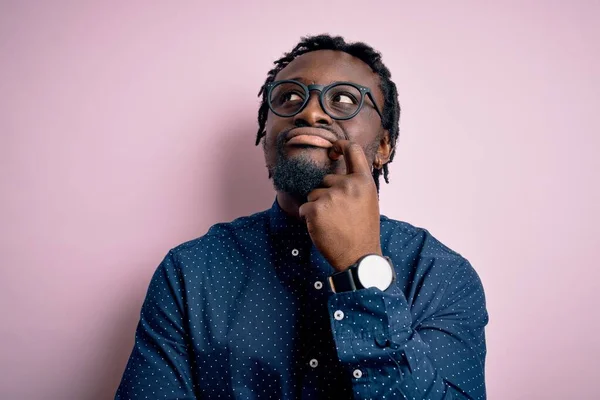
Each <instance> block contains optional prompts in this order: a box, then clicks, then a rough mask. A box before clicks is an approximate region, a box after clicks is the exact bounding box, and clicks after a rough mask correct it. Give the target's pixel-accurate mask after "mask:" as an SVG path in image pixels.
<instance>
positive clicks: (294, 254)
mask: <svg viewBox="0 0 600 400" xmlns="http://www.w3.org/2000/svg"><path fill="white" fill-rule="evenodd" d="M298 254H300V252H299V251H298V249H293V250H292V255H293V256H294V257H296V256H297V255H298Z"/></svg>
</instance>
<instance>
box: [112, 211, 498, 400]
mask: <svg viewBox="0 0 600 400" xmlns="http://www.w3.org/2000/svg"><path fill="white" fill-rule="evenodd" d="M380 222H381V246H382V250H383V254H384V255H386V256H388V257H390V258H391V260H392V262H393V264H394V267H395V270H396V281H395V283H394V284H393V285H392V287H390V288H389V289H387V290H386V291H384V292H382V291H381V290H379V289H376V288H369V289H362V290H358V291H355V292H344V293H337V294H335V293H333V292H332V291H331V289H330V288H329V284H328V280H327V278H328V276H329V275H331V274H332V273H333V272H334V270H333V268H332V267H331V266H330V265H329V264H328V262H327V261H326V260H325V259H324V258H323V256H322V255H321V254H320V253H319V251H318V250H317V249H316V248H315V246H314V245H313V244H312V242H311V240H310V237H309V235H308V233H307V231H306V228H305V226H304V225H303V224H302V223H300V222H299V221H297V220H295V219H292V218H290V217H288V216H287V215H286V214H285V213H284V212H283V211H282V210H281V208H280V207H279V205H278V204H277V201H275V203H274V204H273V206H272V207H271V209H270V210H267V211H263V212H260V213H257V214H254V215H251V216H249V217H243V218H239V219H237V220H235V221H233V222H230V223H223V224H217V225H215V226H213V227H211V228H210V230H209V231H208V233H207V234H206V235H204V236H202V237H200V238H198V239H195V240H192V241H190V242H187V243H184V244H182V245H180V246H178V247H176V248H174V249H173V250H171V251H170V252H169V253H168V255H167V256H166V257H165V259H164V261H163V262H162V263H161V264H160V266H159V267H158V269H157V270H156V272H155V274H154V276H153V278H152V281H151V283H150V286H149V289H148V292H147V295H146V299H145V301H144V304H143V306H142V310H141V318H140V321H139V324H138V327H137V331H136V335H135V346H134V348H133V352H132V354H131V357H130V359H129V362H128V364H127V367H126V370H125V373H124V375H123V378H122V381H121V384H120V386H119V388H118V391H117V394H116V398H117V399H196V398H207V399H259V398H260V399H346V398H349V399H350V398H355V399H384V398H385V399H403V398H407V399H463V398H467V399H471V398H472V399H485V397H486V394H485V382H484V361H485V354H486V348H485V337H484V327H485V325H486V324H487V321H488V316H487V312H486V307H485V298H484V293H483V288H482V286H481V282H480V280H479V277H478V276H477V274H476V272H475V271H474V270H473V268H472V267H471V265H470V264H469V262H468V261H467V260H466V259H464V258H463V257H461V256H460V255H459V254H458V253H456V252H454V251H452V250H450V249H449V248H447V247H446V246H444V245H443V244H441V243H440V242H439V241H438V240H436V239H435V238H433V237H432V236H431V234H429V232H428V231H426V230H424V229H420V228H415V227H413V226H411V225H409V224H407V223H404V222H399V221H395V220H392V219H389V218H387V217H385V216H381V218H380Z"/></svg>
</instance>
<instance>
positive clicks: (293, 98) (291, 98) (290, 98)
mask: <svg viewBox="0 0 600 400" xmlns="http://www.w3.org/2000/svg"><path fill="white" fill-rule="evenodd" d="M283 101H284V102H286V101H302V97H300V95H299V94H298V93H294V92H289V93H286V94H284V95H283Z"/></svg>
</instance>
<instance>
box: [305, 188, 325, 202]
mask: <svg viewBox="0 0 600 400" xmlns="http://www.w3.org/2000/svg"><path fill="white" fill-rule="evenodd" d="M328 190H329V189H323V188H318V189H314V190H313V191H312V192H310V193H309V194H308V196H306V198H307V200H308V201H317V200H318V199H319V198H320V197H322V196H323V195H324V194H325V193H326V192H327V191H328Z"/></svg>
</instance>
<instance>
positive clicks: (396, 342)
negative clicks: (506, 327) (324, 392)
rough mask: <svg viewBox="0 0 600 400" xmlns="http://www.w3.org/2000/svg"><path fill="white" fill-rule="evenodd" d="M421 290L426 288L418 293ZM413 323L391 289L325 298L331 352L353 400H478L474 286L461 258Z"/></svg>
mask: <svg viewBox="0 0 600 400" xmlns="http://www.w3.org/2000/svg"><path fill="white" fill-rule="evenodd" d="M420 289H421V290H424V291H426V290H432V288H427V287H421V288H420ZM435 291H436V293H433V294H430V296H429V297H428V298H429V299H430V300H429V301H430V304H429V305H428V307H427V309H428V312H427V313H425V314H426V317H424V318H418V319H417V320H416V321H415V320H414V319H416V318H413V314H411V309H412V308H413V307H415V306H417V305H416V304H414V303H413V304H409V302H408V301H407V299H406V297H405V294H404V293H403V292H402V290H401V288H400V287H398V285H393V286H392V287H390V288H389V289H388V290H386V291H385V292H382V291H381V290H379V289H376V288H369V289H362V290H358V291H355V292H344V293H338V294H335V295H333V296H332V297H331V298H330V299H329V304H328V307H329V314H330V320H331V328H332V332H333V336H334V341H335V345H336V348H337V354H338V357H339V359H340V361H341V362H342V364H343V365H344V367H345V368H346V369H347V373H348V374H350V379H351V380H352V385H353V391H354V395H355V398H357V399H384V398H385V399H485V398H486V393H485V380H484V361H485V354H486V348H485V336H484V327H485V325H486V324H487V321H488V315H487V311H486V308H485V298H484V294H483V288H482V286H481V281H480V279H479V277H478V276H477V274H476V272H475V270H474V269H473V268H472V267H471V265H470V264H469V263H468V262H467V261H466V260H465V261H464V262H463V263H462V264H461V265H460V266H459V267H457V268H456V270H455V272H454V273H453V275H452V277H451V278H450V279H449V280H448V281H447V282H446V283H444V284H443V285H439V286H438V287H437V288H436V290H435Z"/></svg>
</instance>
